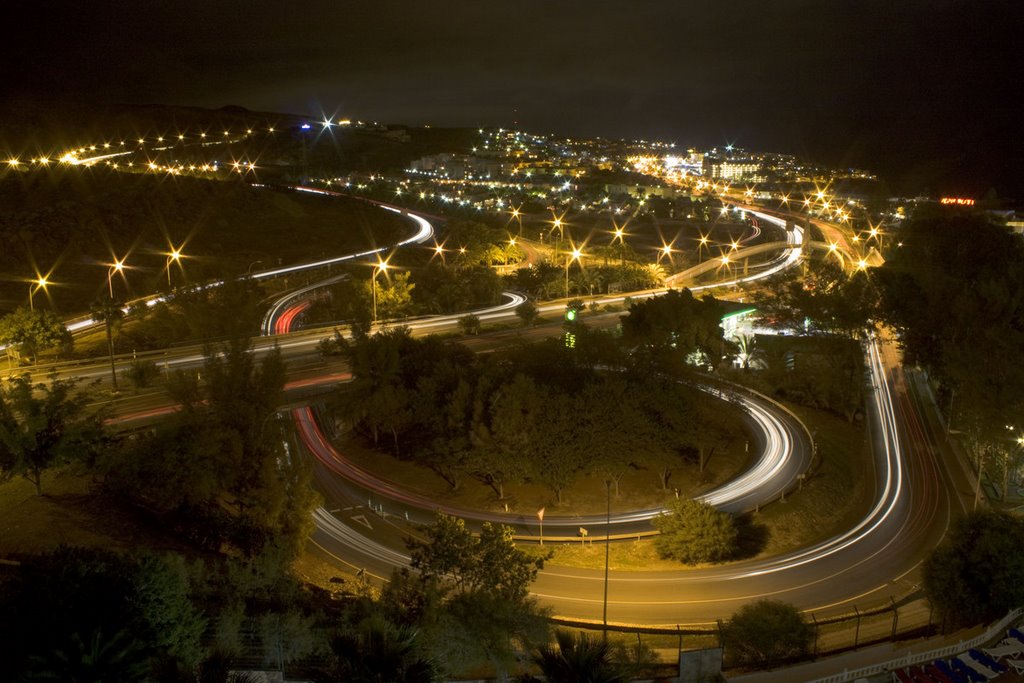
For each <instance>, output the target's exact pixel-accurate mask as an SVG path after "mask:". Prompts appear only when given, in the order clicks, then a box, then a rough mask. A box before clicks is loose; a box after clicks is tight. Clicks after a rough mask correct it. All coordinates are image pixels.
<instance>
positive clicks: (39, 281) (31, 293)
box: [28, 276, 49, 311]
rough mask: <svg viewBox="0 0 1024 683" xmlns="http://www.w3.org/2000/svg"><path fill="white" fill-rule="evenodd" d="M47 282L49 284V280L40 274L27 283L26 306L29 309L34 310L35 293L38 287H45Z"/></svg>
mask: <svg viewBox="0 0 1024 683" xmlns="http://www.w3.org/2000/svg"><path fill="white" fill-rule="evenodd" d="M48 284H49V282H48V281H47V279H46V278H45V277H42V276H40V277H37V278H36V279H35V280H32V281H31V282H29V284H28V308H29V310H31V311H34V310H36V303H35V294H36V292H38V291H39V290H40V289H46V285H48Z"/></svg>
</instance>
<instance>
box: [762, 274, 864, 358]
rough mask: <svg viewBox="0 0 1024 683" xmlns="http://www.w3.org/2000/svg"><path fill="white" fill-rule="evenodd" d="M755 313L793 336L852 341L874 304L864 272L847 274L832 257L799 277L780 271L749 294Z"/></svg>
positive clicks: (861, 329) (858, 333)
mask: <svg viewBox="0 0 1024 683" xmlns="http://www.w3.org/2000/svg"><path fill="white" fill-rule="evenodd" d="M752 298H753V303H754V305H755V306H757V309H758V313H759V314H760V315H761V316H762V317H763V318H766V319H768V320H771V321H773V322H774V324H775V325H776V326H778V327H781V328H783V329H786V330H789V331H790V332H793V333H795V334H809V333H814V334H825V335H835V336H841V337H845V338H847V339H849V338H856V337H858V336H859V335H860V333H861V332H862V331H863V330H864V329H865V328H866V327H867V325H868V321H869V320H870V319H871V318H872V317H873V316H874V314H875V311H876V308H877V304H878V292H877V290H876V288H875V285H874V282H873V281H872V279H871V277H870V274H869V273H868V272H867V271H866V270H857V271H854V272H853V273H848V272H847V271H846V270H844V269H843V267H842V265H841V264H840V262H839V261H838V260H836V259H835V258H831V257H829V258H826V259H823V260H816V261H809V262H808V263H807V266H806V268H805V270H804V272H803V273H799V272H798V271H796V270H792V271H784V272H782V273H779V274H778V275H775V276H774V277H772V278H769V279H768V281H767V282H765V283H764V285H763V286H760V287H758V288H757V289H756V290H754V291H753V293H752Z"/></svg>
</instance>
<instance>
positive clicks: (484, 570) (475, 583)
mask: <svg viewBox="0 0 1024 683" xmlns="http://www.w3.org/2000/svg"><path fill="white" fill-rule="evenodd" d="M426 535H427V539H426V540H425V541H415V540H409V541H408V542H407V545H408V546H409V550H410V551H411V555H412V560H411V562H410V564H411V566H412V567H413V569H417V570H419V571H420V572H421V573H422V574H423V575H425V576H427V577H437V578H440V579H443V580H445V581H448V582H449V583H450V585H451V586H452V587H453V588H454V590H455V591H457V592H459V593H484V594H487V595H491V596H495V597H499V598H502V599H503V600H505V601H508V602H509V603H512V604H517V605H519V604H524V603H525V601H526V600H527V596H528V595H529V586H530V583H532V582H533V580H534V579H535V578H536V577H537V571H538V569H539V566H538V562H537V561H535V560H532V559H530V558H529V557H528V556H527V555H526V554H525V553H524V552H522V551H521V550H519V549H518V548H516V545H515V543H514V542H513V541H512V528H511V527H507V526H505V525H503V524H491V523H490V522H484V524H483V526H482V528H481V531H480V535H479V536H478V537H474V536H473V534H472V533H470V531H469V529H467V528H466V523H465V521H463V520H461V519H459V518H457V517H450V516H448V515H444V514H438V515H437V518H436V520H435V522H434V524H433V525H432V526H430V527H428V528H427V529H426Z"/></svg>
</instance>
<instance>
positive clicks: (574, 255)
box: [565, 247, 583, 299]
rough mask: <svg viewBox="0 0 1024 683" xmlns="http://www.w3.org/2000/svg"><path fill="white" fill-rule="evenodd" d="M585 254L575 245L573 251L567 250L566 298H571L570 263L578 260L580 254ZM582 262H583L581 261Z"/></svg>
mask: <svg viewBox="0 0 1024 683" xmlns="http://www.w3.org/2000/svg"><path fill="white" fill-rule="evenodd" d="M582 255H583V252H581V251H580V250H579V249H578V248H576V247H573V249H572V251H571V252H567V253H566V256H565V298H566V299H568V298H569V264H571V263H572V262H573V261H578V260H579V258H580V256H582ZM581 263H582V262H581Z"/></svg>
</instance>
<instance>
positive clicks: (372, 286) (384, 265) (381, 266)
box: [370, 261, 388, 322]
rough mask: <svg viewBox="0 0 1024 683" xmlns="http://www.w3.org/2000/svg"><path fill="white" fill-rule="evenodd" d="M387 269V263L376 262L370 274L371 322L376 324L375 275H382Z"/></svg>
mask: <svg viewBox="0 0 1024 683" xmlns="http://www.w3.org/2000/svg"><path fill="white" fill-rule="evenodd" d="M387 269H388V263H387V261H378V262H377V264H376V265H375V266H374V267H373V272H372V273H371V274H370V292H371V296H372V298H373V320H372V322H377V273H383V272H384V271H386V270H387Z"/></svg>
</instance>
